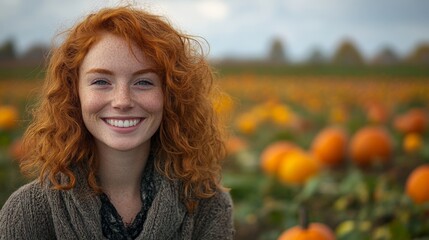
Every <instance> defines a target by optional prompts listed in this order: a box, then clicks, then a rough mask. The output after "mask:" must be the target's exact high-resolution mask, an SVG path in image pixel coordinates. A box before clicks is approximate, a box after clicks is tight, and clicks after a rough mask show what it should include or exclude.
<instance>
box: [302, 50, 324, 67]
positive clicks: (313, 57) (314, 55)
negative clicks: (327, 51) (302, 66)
mask: <svg viewBox="0 0 429 240" xmlns="http://www.w3.org/2000/svg"><path fill="white" fill-rule="evenodd" d="M306 62H307V63H308V64H311V65H320V64H324V63H326V57H325V56H324V55H323V53H322V51H321V50H320V49H319V48H313V50H312V51H311V52H310V55H309V57H308V59H307V61H306Z"/></svg>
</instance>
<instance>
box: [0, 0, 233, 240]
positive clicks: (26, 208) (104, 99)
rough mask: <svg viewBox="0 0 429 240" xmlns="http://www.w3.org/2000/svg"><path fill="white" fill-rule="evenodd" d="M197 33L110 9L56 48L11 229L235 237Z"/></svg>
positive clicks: (1, 232) (6, 221)
mask: <svg viewBox="0 0 429 240" xmlns="http://www.w3.org/2000/svg"><path fill="white" fill-rule="evenodd" d="M200 49H201V46H200V45H199V44H198V42H197V41H196V40H194V39H193V38H191V37H189V36H186V35H183V34H181V33H179V32H177V31H176V30H174V29H173V28H172V27H171V25H170V24H169V23H168V22H166V21H165V20H163V19H162V18H161V17H159V16H154V15H151V14H149V13H147V12H144V11H142V10H137V9H134V8H131V7H119V8H113V9H102V10H100V11H99V12H97V13H95V14H91V15H89V16H88V17H87V18H86V19H84V20H83V21H82V22H81V23H79V24H77V25H76V26H75V27H73V28H72V29H70V30H69V31H68V32H67V36H66V38H65V40H64V42H63V43H62V44H61V45H60V46H59V47H58V48H57V49H55V50H54V51H53V54H52V56H51V59H50V64H49V67H48V70H47V76H46V81H45V85H44V88H43V92H42V98H41V101H40V104H39V105H38V107H37V109H36V111H35V112H34V120H33V122H32V123H31V124H30V126H29V128H28V129H27V131H26V133H25V134H24V150H25V152H26V157H25V158H24V160H23V161H22V163H21V168H22V170H23V171H24V172H27V173H35V174H37V176H38V178H37V180H35V181H33V182H31V183H29V184H27V185H25V186H23V187H21V188H20V189H19V190H17V191H16V192H15V193H14V194H12V196H11V197H10V198H9V200H8V201H7V202H6V204H5V205H4V206H3V208H2V210H1V212H0V238H1V239H55V238H57V239H232V236H233V232H234V230H233V224H232V202H231V198H230V196H229V194H228V193H227V192H225V191H224V189H223V188H222V186H221V184H220V171H221V167H220V165H221V160H222V159H223V158H224V155H225V146H224V141H223V134H222V128H221V127H220V125H219V124H218V121H217V119H216V115H215V113H214V111H213V106H212V102H211V100H210V98H208V96H212V95H213V91H212V81H213V77H212V73H211V70H210V68H209V66H208V64H207V62H206V61H205V60H204V56H201V55H200V54H199V53H200V52H201V51H199V50H200Z"/></svg>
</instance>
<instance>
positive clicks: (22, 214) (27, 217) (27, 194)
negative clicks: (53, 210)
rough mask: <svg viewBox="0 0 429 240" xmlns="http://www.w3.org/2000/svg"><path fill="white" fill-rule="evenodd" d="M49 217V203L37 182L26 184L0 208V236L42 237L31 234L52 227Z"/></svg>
mask: <svg viewBox="0 0 429 240" xmlns="http://www.w3.org/2000/svg"><path fill="white" fill-rule="evenodd" d="M49 216H50V209H49V203H48V200H47V196H46V192H45V191H44V189H43V187H42V186H41V184H40V183H39V182H38V181H33V182H31V183H28V184H26V185H24V186H22V187H21V188H19V189H18V190H16V191H15V192H14V193H13V194H12V195H11V196H10V197H9V199H8V200H7V201H6V203H5V204H4V206H3V207H2V209H1V211H0V236H1V238H3V237H4V236H7V237H8V238H23V239H25V238H27V237H37V236H43V235H37V234H36V235H33V234H35V233H37V232H38V231H39V230H41V229H42V228H45V227H50V226H52V224H51V223H52V221H51V220H50V217H49ZM36 223H37V224H36ZM24 229H25V230H24ZM43 232H44V234H46V233H47V232H45V231H43ZM31 235H33V236H31ZM25 236H27V237H25ZM45 236H46V235H45Z"/></svg>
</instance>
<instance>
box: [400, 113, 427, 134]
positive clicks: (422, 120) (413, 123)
mask: <svg viewBox="0 0 429 240" xmlns="http://www.w3.org/2000/svg"><path fill="white" fill-rule="evenodd" d="M427 124H428V115H427V112H426V110H425V109H422V108H413V109H410V110H409V111H408V112H406V113H404V114H402V115H399V116H397V117H396V118H395V119H394V122H393V126H394V127H395V129H396V130H398V131H399V132H401V133H412V132H414V133H423V132H424V131H425V130H426V128H427Z"/></svg>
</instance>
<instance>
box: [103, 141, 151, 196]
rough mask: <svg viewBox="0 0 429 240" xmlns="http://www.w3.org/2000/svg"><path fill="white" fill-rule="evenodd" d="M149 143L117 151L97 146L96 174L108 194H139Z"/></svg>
mask: <svg viewBox="0 0 429 240" xmlns="http://www.w3.org/2000/svg"><path fill="white" fill-rule="evenodd" d="M149 151H150V144H146V145H143V146H142V147H140V148H137V149H133V150H131V151H117V150H114V149H111V148H107V147H103V146H98V156H99V160H100V161H99V162H100V165H99V169H98V176H99V180H100V184H101V187H102V188H103V191H104V192H105V193H106V194H108V195H117V194H125V195H135V194H138V195H140V183H141V177H142V174H143V170H144V168H145V166H146V162H147V159H148V157H149Z"/></svg>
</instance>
